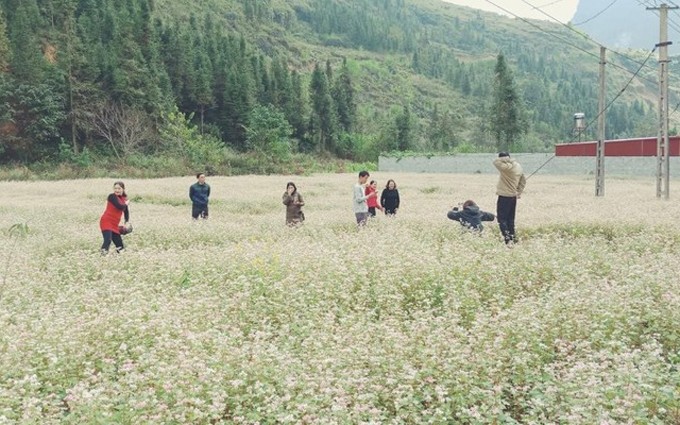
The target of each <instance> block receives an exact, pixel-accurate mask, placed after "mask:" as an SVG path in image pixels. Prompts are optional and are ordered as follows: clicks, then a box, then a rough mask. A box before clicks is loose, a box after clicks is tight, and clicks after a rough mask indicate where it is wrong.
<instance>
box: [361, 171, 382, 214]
mask: <svg viewBox="0 0 680 425" xmlns="http://www.w3.org/2000/svg"><path fill="white" fill-rule="evenodd" d="M377 191H378V182H376V181H375V180H371V182H370V183H369V184H368V186H366V192H365V194H366V195H367V196H368V195H371V194H372V193H375V195H373V196H371V197H369V198H368V200H367V201H366V202H368V214H369V215H370V216H371V217H375V209H376V208H377V209H379V210H380V211H382V210H383V207H382V206H381V205H380V203H378V194H377Z"/></svg>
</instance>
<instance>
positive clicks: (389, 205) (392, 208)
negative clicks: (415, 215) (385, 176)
mask: <svg viewBox="0 0 680 425" xmlns="http://www.w3.org/2000/svg"><path fill="white" fill-rule="evenodd" d="M380 205H382V207H383V210H384V211H385V215H388V216H393V215H395V214H396V213H397V210H398V209H399V191H398V190H397V183H396V182H395V181H394V180H392V179H389V180H387V184H386V185H385V189H383V191H382V194H381V195H380Z"/></svg>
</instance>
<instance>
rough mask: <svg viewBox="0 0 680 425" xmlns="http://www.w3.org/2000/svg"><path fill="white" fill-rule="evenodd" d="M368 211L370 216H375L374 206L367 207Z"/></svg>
mask: <svg viewBox="0 0 680 425" xmlns="http://www.w3.org/2000/svg"><path fill="white" fill-rule="evenodd" d="M368 213H369V214H370V215H371V217H375V207H368Z"/></svg>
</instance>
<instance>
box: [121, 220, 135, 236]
mask: <svg viewBox="0 0 680 425" xmlns="http://www.w3.org/2000/svg"><path fill="white" fill-rule="evenodd" d="M118 233H120V234H121V235H127V234H129V233H132V224H130V223H127V224H125V225H120V226H118Z"/></svg>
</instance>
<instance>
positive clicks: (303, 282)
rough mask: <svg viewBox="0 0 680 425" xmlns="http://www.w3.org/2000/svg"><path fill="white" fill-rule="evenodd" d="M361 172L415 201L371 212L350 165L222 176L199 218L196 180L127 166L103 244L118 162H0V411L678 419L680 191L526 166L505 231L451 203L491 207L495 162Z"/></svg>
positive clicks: (127, 416)
mask: <svg viewBox="0 0 680 425" xmlns="http://www.w3.org/2000/svg"><path fill="white" fill-rule="evenodd" d="M371 178H375V179H376V180H377V181H378V184H379V186H380V185H382V184H384V183H385V182H386V181H387V179H389V178H394V179H395V180H396V181H397V183H398V185H399V190H400V194H401V198H402V205H401V208H400V210H399V213H398V216H397V217H396V218H395V219H387V218H385V217H382V216H379V217H378V218H377V219H376V220H374V221H372V222H371V223H369V225H368V226H367V227H366V228H365V229H362V230H360V231H358V230H357V229H356V228H355V225H354V224H353V223H354V216H353V214H352V210H351V188H352V185H353V184H354V182H355V180H356V176H355V175H354V174H314V175H309V176H295V177H291V176H278V175H275V176H237V177H209V179H208V183H210V185H211V187H212V203H211V209H210V214H211V218H210V220H209V221H207V222H199V223H195V222H192V221H191V219H190V206H189V205H188V203H186V202H185V200H184V198H186V197H187V193H188V187H189V185H190V184H191V183H193V179H192V178H189V177H187V178H167V179H150V180H134V179H133V180H130V179H125V183H126V187H127V190H128V193H129V195H130V197H131V199H132V200H133V202H132V203H131V207H130V209H131V218H132V223H133V224H134V226H135V231H134V233H132V234H131V235H128V236H127V237H125V243H126V248H127V249H126V252H125V253H124V254H122V255H118V256H116V255H110V256H107V257H101V256H100V255H99V253H98V248H99V245H100V243H101V240H100V239H101V235H100V233H99V229H98V218H99V214H101V212H102V211H103V208H104V202H105V199H106V196H107V194H108V193H109V192H110V190H111V186H112V184H113V179H91V180H71V181H34V182H0V194H1V195H0V205H2V208H0V229H5V230H8V229H10V228H12V226H13V225H15V224H17V223H26V222H28V223H29V226H28V229H29V231H27V232H25V234H24V233H22V236H21V237H14V236H11V235H10V233H9V232H5V233H4V234H3V235H2V238H3V240H2V244H0V263H2V264H9V266H8V267H7V268H6V271H5V275H4V276H3V280H2V282H3V284H2V285H1V286H0V423H41V424H57V423H58V424H62V423H63V424H94V423H123V424H138V423H196V424H199V423H200V424H202V423H221V424H231V423H250V424H252V423H314V424H317V423H321V424H324V423H326V424H336V423H337V424H344V423H394V424H397V423H399V424H402V423H406V424H418V423H436V424H444V423H462V424H501V423H534V424H549V423H554V424H558V423H570V424H592V423H611V424H613V423H636V424H673V423H680V403H679V402H678V400H680V373H679V372H678V363H679V362H680V308H679V307H680V279H679V278H678V276H677V252H678V245H679V244H680V228H679V225H678V223H677V220H675V217H678V215H679V214H680V206H678V203H677V202H675V201H671V202H665V201H661V200H657V199H656V198H655V197H654V194H655V187H654V181H653V180H652V179H649V180H642V179H621V180H611V181H609V182H608V183H607V196H606V197H605V198H595V197H594V196H593V195H592V193H593V192H594V190H593V187H594V181H592V180H589V179H585V178H583V177H564V176H559V177H555V176H534V177H532V178H531V179H530V180H529V184H528V187H527V192H526V193H525V195H524V196H523V197H522V199H521V200H520V201H519V207H518V212H517V226H518V236H519V238H520V243H519V244H518V245H517V246H516V247H515V248H514V249H512V250H510V249H506V248H505V247H504V246H503V244H502V243H501V242H500V238H499V234H498V231H497V228H496V226H495V223H490V224H488V225H487V226H486V230H485V233H484V234H483V235H482V236H481V237H480V236H476V235H473V234H468V233H464V232H461V230H460V229H459V227H460V226H458V225H457V224H456V223H453V222H451V221H449V220H448V219H447V218H446V212H447V210H448V209H449V208H451V207H452V206H454V205H457V204H458V203H459V202H462V201H464V200H466V199H474V200H475V201H477V203H478V204H479V205H480V207H481V208H482V209H484V210H488V211H493V210H494V203H495V196H494V194H493V191H494V187H495V177H494V176H492V175H442V174H436V175H435V174H395V173H391V174H387V173H380V172H375V173H372V175H371ZM289 180H293V181H294V182H295V183H296V184H297V185H298V188H299V190H300V191H301V193H302V194H303V196H304V197H305V201H306V203H307V205H306V206H305V210H306V216H307V218H308V219H307V221H306V222H305V225H304V226H302V227H301V228H297V229H291V228H288V227H286V226H285V224H284V222H285V211H284V206H283V205H282V204H281V203H280V197H281V194H282V193H283V191H284V189H285V186H286V182H288V181H289ZM463 183H464V185H463ZM677 183H678V182H676V181H672V182H671V190H672V193H671V199H676V198H677V197H678V196H680V192H678V190H677V187H678V186H677ZM429 188H437V190H429ZM463 188H464V189H463Z"/></svg>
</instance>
